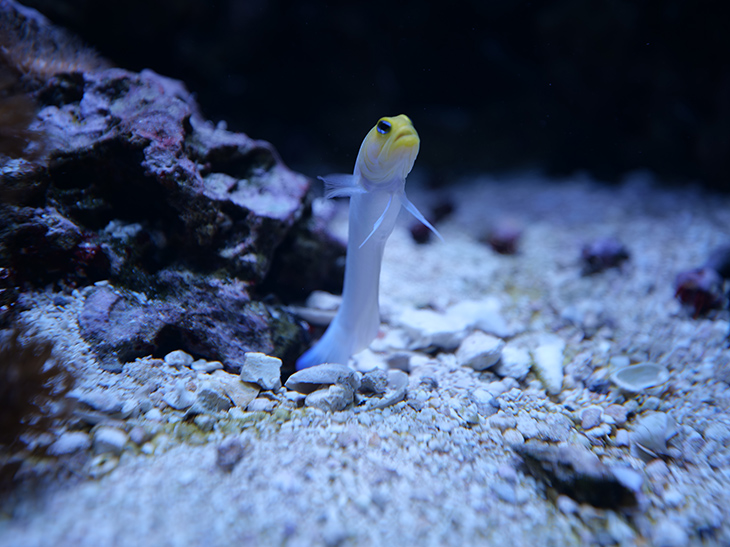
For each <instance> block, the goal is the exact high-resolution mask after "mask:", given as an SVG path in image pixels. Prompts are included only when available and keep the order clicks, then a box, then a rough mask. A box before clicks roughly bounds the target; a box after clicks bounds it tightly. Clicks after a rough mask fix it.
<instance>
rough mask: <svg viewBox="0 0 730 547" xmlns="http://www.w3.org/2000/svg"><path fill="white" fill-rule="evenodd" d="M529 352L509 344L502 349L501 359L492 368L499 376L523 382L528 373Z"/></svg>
mask: <svg viewBox="0 0 730 547" xmlns="http://www.w3.org/2000/svg"><path fill="white" fill-rule="evenodd" d="M531 361H532V360H531V359H530V352H529V351H527V349H526V348H522V347H517V346H515V345H513V344H510V343H509V342H508V343H507V344H505V346H504V347H503V348H502V357H501V359H500V360H499V362H498V363H497V365H496V366H495V367H494V371H495V372H496V373H497V374H498V375H500V376H503V377H504V376H508V377H510V378H514V379H515V380H523V379H524V378H525V376H527V373H528V372H530V363H531Z"/></svg>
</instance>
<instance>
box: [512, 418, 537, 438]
mask: <svg viewBox="0 0 730 547" xmlns="http://www.w3.org/2000/svg"><path fill="white" fill-rule="evenodd" d="M517 431H519V432H520V433H522V436H523V437H524V438H525V439H532V438H535V437H537V436H538V434H539V432H540V430H539V429H538V427H537V422H536V421H535V420H534V419H533V418H530V417H529V416H526V415H524V414H523V415H520V416H518V417H517Z"/></svg>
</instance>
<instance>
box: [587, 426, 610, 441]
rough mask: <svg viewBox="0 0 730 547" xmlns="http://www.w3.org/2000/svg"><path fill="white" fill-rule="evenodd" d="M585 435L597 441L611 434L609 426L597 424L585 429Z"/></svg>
mask: <svg viewBox="0 0 730 547" xmlns="http://www.w3.org/2000/svg"><path fill="white" fill-rule="evenodd" d="M585 434H586V435H587V436H588V437H591V438H593V439H599V438H601V437H605V436H606V435H610V434H611V426H610V425H609V424H599V425H597V426H596V427H592V428H591V429H586V431H585Z"/></svg>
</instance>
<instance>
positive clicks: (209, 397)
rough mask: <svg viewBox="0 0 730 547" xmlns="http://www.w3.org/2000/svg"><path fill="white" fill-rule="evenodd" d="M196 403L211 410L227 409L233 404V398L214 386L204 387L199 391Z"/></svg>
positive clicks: (204, 408)
mask: <svg viewBox="0 0 730 547" xmlns="http://www.w3.org/2000/svg"><path fill="white" fill-rule="evenodd" d="M216 387H217V386H216ZM196 403H197V405H196V406H199V407H201V408H202V409H203V410H208V411H211V412H221V411H226V410H228V409H229V408H231V406H233V405H232V404H231V400H230V399H229V398H228V397H226V396H225V394H224V393H222V390H221V391H218V390H217V389H214V388H213V387H212V386H211V387H204V388H202V389H201V390H200V391H198V397H197V400H196Z"/></svg>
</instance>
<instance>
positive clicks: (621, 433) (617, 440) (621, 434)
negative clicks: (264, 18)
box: [613, 429, 631, 446]
mask: <svg viewBox="0 0 730 547" xmlns="http://www.w3.org/2000/svg"><path fill="white" fill-rule="evenodd" d="M630 443H631V440H630V437H629V432H628V431H626V430H625V429H619V430H618V431H616V435H614V437H613V444H614V445H615V446H629V444H630Z"/></svg>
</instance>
